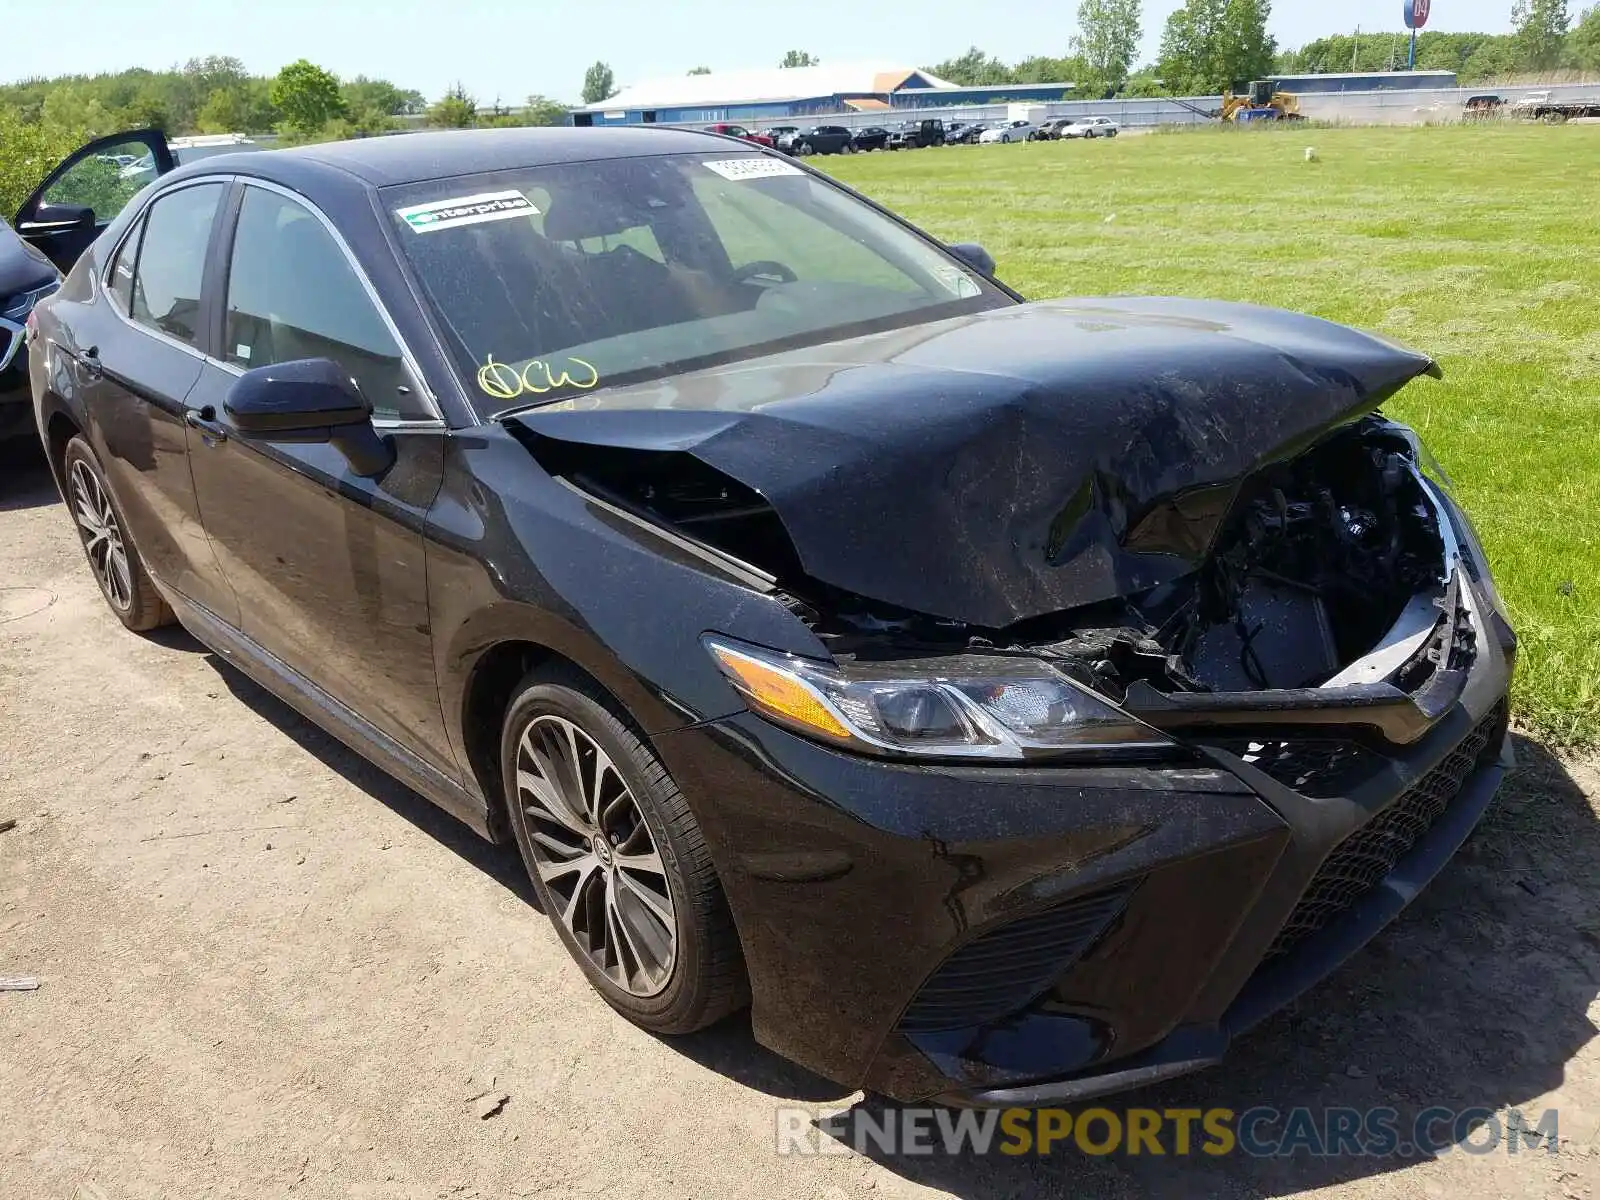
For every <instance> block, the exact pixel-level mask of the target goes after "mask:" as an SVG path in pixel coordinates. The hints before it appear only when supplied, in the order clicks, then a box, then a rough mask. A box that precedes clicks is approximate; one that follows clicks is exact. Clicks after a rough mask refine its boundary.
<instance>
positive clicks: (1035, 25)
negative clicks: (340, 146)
mask: <svg viewBox="0 0 1600 1200" xmlns="http://www.w3.org/2000/svg"><path fill="white" fill-rule="evenodd" d="M16 2H18V3H20V0H16ZM1511 2H1512V0H1435V3H1434V6H1433V15H1432V17H1430V19H1429V24H1428V28H1430V29H1444V30H1458V31H1460V30H1483V31H1487V32H1504V31H1506V30H1507V29H1509V28H1510V11H1511ZM11 3H12V0H0V9H3V8H7V7H9V6H10V4H11ZM1178 3H1179V0H1145V21H1144V24H1145V43H1144V53H1145V57H1146V58H1149V57H1153V56H1154V54H1155V51H1156V48H1157V45H1158V44H1159V42H1160V37H1161V27H1162V25H1163V24H1164V23H1165V21H1166V18H1167V14H1168V13H1170V12H1171V11H1172V10H1173V9H1174V8H1176V7H1178ZM69 7H70V9H71V16H70V17H69V18H67V19H66V20H67V25H69V26H70V29H71V33H70V35H63V31H62V30H61V29H57V30H56V31H55V32H54V33H53V34H51V35H50V36H45V37H19V38H16V39H14V40H12V41H11V43H10V45H9V47H8V50H7V53H6V54H5V55H4V56H3V58H0V79H6V80H10V79H16V78H21V77H24V76H30V75H57V74H62V73H65V72H69V71H90V72H93V71H102V70H117V69H120V68H123V67H133V66H143V67H152V68H155V67H165V66H170V65H172V64H173V63H178V62H182V61H183V60H184V59H187V58H189V57H191V56H194V55H200V54H231V55H234V56H236V57H238V58H240V59H243V60H244V63H245V65H246V66H247V67H249V68H250V69H251V70H253V71H257V72H261V73H271V72H275V71H276V70H277V69H278V68H279V67H281V66H282V65H283V64H284V63H287V62H291V61H293V60H294V59H296V58H300V57H302V56H303V57H306V58H309V59H311V60H312V61H313V62H316V63H319V64H321V65H322V66H325V67H327V68H329V69H330V70H332V71H335V72H337V73H338V74H340V75H342V76H351V75H357V74H366V75H375V76H383V77H385V78H388V79H390V80H393V81H394V82H395V83H397V84H399V85H401V86H402V87H414V88H416V89H417V90H419V91H421V92H423V93H424V94H426V95H427V96H428V97H430V98H433V97H436V96H438V95H439V94H440V93H442V92H443V91H444V90H445V88H447V87H449V86H450V85H451V84H452V83H454V82H455V81H456V80H457V79H459V80H461V81H462V82H463V83H465V84H466V86H467V88H468V90H469V91H471V92H472V93H473V94H474V95H476V97H477V98H478V101H479V102H480V103H482V104H488V103H492V102H493V101H494V99H495V97H496V96H499V97H500V99H501V100H502V101H503V102H505V103H511V102H520V101H521V100H522V98H523V97H524V96H526V95H528V94H529V93H530V92H541V93H544V94H546V95H551V96H555V97H557V98H559V99H564V100H574V101H575V100H576V99H577V95H578V92H579V90H580V88H581V86H582V82H583V72H584V70H585V68H587V67H588V65H589V64H590V63H592V62H594V61H595V59H597V58H603V59H605V60H606V61H607V62H609V63H610V64H611V66H612V68H613V69H614V70H615V72H616V76H617V81H618V83H626V82H628V81H630V80H633V79H642V78H646V77H649V76H652V75H671V74H676V73H678V72H680V71H685V72H686V71H688V70H689V69H690V68H691V67H695V66H700V65H704V66H708V67H711V68H712V69H713V70H716V69H718V68H721V69H723V70H732V69H735V68H738V67H759V66H766V65H774V66H775V65H776V64H777V62H778V59H780V58H781V57H782V56H783V53H784V51H785V50H789V49H796V50H806V51H809V52H810V53H812V54H815V55H817V56H818V57H819V58H822V59H823V60H831V61H840V60H847V59H854V58H883V59H890V60H893V61H896V62H904V63H906V64H907V65H910V66H918V65H928V64H931V63H934V62H937V61H939V60H941V59H944V58H948V57H951V56H953V55H957V54H960V53H961V52H962V51H964V50H965V49H966V48H967V47H968V46H969V45H971V44H973V43H976V44H977V45H979V46H981V47H983V49H984V50H986V51H988V52H989V53H991V54H996V55H998V56H1000V57H1001V58H1003V59H1005V60H1007V61H1015V60H1016V59H1019V58H1023V57H1026V56H1027V55H1030V54H1060V53H1063V52H1064V51H1065V50H1066V47H1067V40H1068V39H1069V38H1070V37H1071V36H1072V33H1073V30H1074V28H1075V20H1074V14H1075V13H1076V11H1077V3H1076V0H1053V2H1051V3H1041V2H1039V0H1011V2H1010V3H1008V4H1005V5H1001V6H996V7H994V8H987V7H985V6H983V5H976V6H975V5H973V4H972V3H971V2H970V0H914V3H912V4H910V5H907V4H904V3H899V2H883V0H879V2H876V3H874V2H873V0H867V2H866V3H861V2H860V0H804V2H803V3H793V4H785V5H781V6H774V7H771V8H766V9H762V8H758V7H756V6H754V5H751V4H748V3H740V2H738V0H676V3H673V4H670V5H667V4H661V3H646V2H644V0H587V2H585V3H574V2H571V0H568V2H566V3H560V4H548V3H545V4H539V3H531V4H530V3H526V2H524V3H520V4H519V3H517V2H516V0H381V2H380V0H366V2H361V0H266V2H264V3H262V2H238V3H227V2H226V0H140V2H139V3H138V4H132V3H130V0H72V3H71V4H70V6H69ZM1572 7H1573V9H1574V12H1576V10H1577V9H1578V8H1581V7H1583V4H1582V3H1575V4H1574V5H1573V6H1572ZM1273 9H1274V11H1273V16H1272V23H1271V28H1272V32H1273V33H1274V34H1276V35H1277V38H1278V42H1279V44H1280V45H1298V44H1300V43H1302V42H1306V41H1309V40H1311V39H1312V38H1315V37H1320V36H1322V35H1324V34H1329V33H1348V32H1349V31H1350V30H1351V29H1353V28H1354V27H1355V26H1356V25H1358V24H1359V25H1360V26H1361V27H1362V29H1365V30H1385V31H1389V30H1398V29H1400V28H1401V27H1402V23H1401V15H1400V14H1401V0H1278V2H1277V3H1276V4H1275V5H1274V6H1273ZM9 24H10V26H11V28H12V29H13V31H15V29H16V25H17V23H16V22H15V21H11V22H9ZM801 31H804V32H801Z"/></svg>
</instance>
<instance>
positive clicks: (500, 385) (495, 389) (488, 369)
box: [478, 354, 600, 400]
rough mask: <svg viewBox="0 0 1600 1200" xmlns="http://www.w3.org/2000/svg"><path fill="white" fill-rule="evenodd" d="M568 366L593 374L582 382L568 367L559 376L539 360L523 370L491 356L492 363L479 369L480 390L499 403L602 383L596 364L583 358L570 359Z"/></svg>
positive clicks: (489, 361) (489, 362)
mask: <svg viewBox="0 0 1600 1200" xmlns="http://www.w3.org/2000/svg"><path fill="white" fill-rule="evenodd" d="M567 365H568V366H579V367H583V368H584V369H585V370H587V371H588V372H589V378H588V380H587V381H585V382H581V383H580V382H579V381H578V380H576V379H574V378H573V377H572V376H571V375H569V374H568V373H567V371H566V370H565V369H564V368H563V369H562V370H561V371H560V372H559V373H557V372H555V371H552V370H551V369H550V364H548V363H546V362H545V361H544V360H542V359H538V358H536V359H534V360H533V361H532V362H530V363H529V364H528V365H527V366H525V367H523V368H522V370H520V371H519V370H517V368H515V367H513V366H512V365H511V364H510V363H503V362H495V360H494V355H492V354H491V355H489V357H488V361H486V362H485V363H484V364H483V366H481V367H479V368H478V387H479V388H481V389H482V390H483V391H484V392H486V393H487V394H488V395H490V396H493V397H494V398H495V399H496V400H515V399H517V397H519V396H524V395H534V396H542V395H544V394H545V393H546V392H553V391H555V390H557V389H558V388H569V387H575V388H580V389H587V388H592V387H594V386H595V384H597V383H599V382H600V372H599V371H597V370H596V369H595V367H594V364H593V363H589V362H585V361H584V360H583V359H581V358H568V359H567ZM541 383H542V384H543V386H541Z"/></svg>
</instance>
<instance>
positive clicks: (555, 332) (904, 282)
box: [383, 150, 1009, 413]
mask: <svg viewBox="0 0 1600 1200" xmlns="http://www.w3.org/2000/svg"><path fill="white" fill-rule="evenodd" d="M383 196H384V203H385V206H386V207H387V208H389V210H390V212H391V214H392V218H393V221H394V225H395V237H396V239H397V241H398V242H399V245H400V247H401V250H402V253H403V254H404V256H405V257H406V259H407V260H408V261H409V263H410V265H411V267H412V269H413V271H414V272H415V274H416V276H417V278H418V280H419V282H420V283H421V285H422V289H423V291H424V293H425V295H426V298H427V300H428V301H429V303H430V304H431V306H432V307H433V308H434V310H435V311H436V313H437V315H438V317H439V318H440V323H441V325H442V326H443V327H444V329H445V330H446V332H447V334H448V335H449V336H448V338H447V341H448V343H449V344H450V348H451V350H452V351H453V353H454V355H455V357H456V360H457V362H458V364H459V366H460V367H461V369H462V371H463V372H464V374H465V376H466V378H467V379H468V381H469V384H470V386H471V389H472V391H473V392H474V393H475V398H476V401H477V403H478V406H479V409H480V411H481V412H484V413H495V412H500V411H504V410H506V409H510V408H518V407H525V406H527V405H528V404H531V403H541V402H545V401H550V400H556V399H560V398H562V397H564V396H572V395H577V394H581V393H582V392H583V391H585V390H587V389H589V388H592V387H597V386H603V385H607V384H620V383H629V382H636V381H639V380H643V379H649V378H659V377H661V376H664V375H669V374H673V373H676V372H678V371H683V370H690V369H694V368H697V367H702V366H710V365H715V364H716V363H721V362H731V361H737V360H740V359H745V358H753V357H756V356H757V355H760V354H765V353H773V352H776V351H778V350H783V349H788V348H792V347H796V346H800V345H806V344H812V343H817V342H824V341H830V340H835V339H837V338H843V337H850V336H855V335H858V334H861V333H866V332H870V331H872V330H875V329H887V328H894V327H899V326H904V325H911V324H918V323H922V322H926V321H930V320H936V319H939V318H941V317H946V316H955V315H959V314H961V313H965V312H972V311H976V310H978V309H981V308H989V307H994V306H996V305H1000V304H1005V303H1009V300H1008V298H1007V297H1006V296H1005V294H1004V293H1003V292H1001V291H1000V290H999V289H997V288H995V287H994V286H993V285H992V284H990V283H988V282H987V281H985V280H984V279H982V277H981V276H979V275H977V274H975V273H974V272H972V271H971V270H969V269H968V268H967V267H966V266H965V265H963V264H962V263H960V262H959V261H957V260H955V259H953V258H951V257H950V256H948V255H947V254H945V253H944V252H943V251H941V250H940V249H939V248H937V247H935V246H933V245H931V244H929V243H928V242H927V241H925V240H924V239H922V238H920V237H918V236H917V235H915V234H913V233H911V232H910V231H908V230H906V229H905V228H903V227H902V226H900V225H899V224H898V223H897V222H895V221H893V220H892V219H890V218H889V217H887V216H885V215H884V214H882V213H880V212H878V211H877V210H875V209H873V208H872V207H871V206H869V205H867V204H864V203H862V202H861V201H859V200H857V199H856V198H855V197H853V196H851V195H850V194H849V193H848V192H845V191H843V190H842V189H840V188H838V187H835V186H833V185H831V184H829V183H827V182H825V181H823V180H820V179H817V178H816V177H814V176H812V175H811V174H810V173H808V172H806V171H803V170H801V169H800V168H799V167H797V166H795V165H794V164H792V163H789V162H787V161H785V160H779V159H775V158H772V157H769V156H765V155H759V154H737V153H735V154H729V153H728V152H727V151H726V150H724V151H722V152H720V153H708V154H686V155H665V156H656V157H648V158H629V159H611V160H600V161H594V162H587V163H572V164H562V165H557V166H548V167H539V168H530V169H526V170H518V171H507V172H497V173H495V174H493V175H490V176H479V177H472V178H466V179H461V178H455V179H449V180H436V181H430V182H428V183H424V184H414V185H406V186H404V187H398V188H387V189H384V192H383Z"/></svg>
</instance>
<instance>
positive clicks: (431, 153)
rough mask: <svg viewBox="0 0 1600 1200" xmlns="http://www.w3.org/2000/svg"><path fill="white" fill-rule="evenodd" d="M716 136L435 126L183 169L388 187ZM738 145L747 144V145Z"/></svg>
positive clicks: (227, 157) (648, 150)
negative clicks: (341, 178) (336, 177)
mask: <svg viewBox="0 0 1600 1200" xmlns="http://www.w3.org/2000/svg"><path fill="white" fill-rule="evenodd" d="M715 137H717V135H714V134H708V133H705V132H701V131H697V130H691V129H668V128H658V129H651V128H646V127H642V126H634V127H631V128H625V129H623V128H618V129H582V128H576V127H572V126H565V127H559V128H539V129H529V128H521V129H455V130H436V131H432V132H427V133H403V134H389V135H386V136H383V137H372V138H358V139H354V140H351V141H345V142H324V143H320V144H317V145H311V146H293V147H290V148H288V149H284V150H274V151H272V152H271V153H270V154H261V153H242V154H219V155H216V156H214V157H210V158H206V159H203V160H201V161H199V162H196V163H194V164H193V165H192V166H190V167H186V168H180V170H181V172H182V174H184V175H196V174H216V173H220V172H228V171H235V172H238V173H239V174H243V175H255V176H258V177H260V178H263V179H268V180H275V181H277V182H279V183H283V184H285V185H287V186H290V187H297V186H298V185H299V184H300V183H301V182H302V181H306V180H309V179H312V178H315V177H317V176H322V177H324V181H325V182H326V181H327V179H326V177H327V176H329V175H332V174H335V173H337V174H342V175H345V176H354V177H355V178H356V179H359V180H361V181H363V182H365V183H367V184H370V185H372V186H373V187H388V186H391V185H393V184H402V183H415V182H418V181H419V180H425V179H447V178H450V177H451V176H456V175H477V174H481V173H484V172H489V171H504V170H511V169H514V168H517V167H541V166H550V165H553V164H557V163H572V162H590V161H593V160H596V159H608V158H641V157H645V156H648V155H654V154H693V153H696V152H704V151H710V150H715V149H716V146H717V141H713V140H712V139H713V138H715ZM718 140H722V141H725V139H720V138H719V139H718ZM730 149H732V148H731V147H730ZM738 152H739V153H748V150H747V149H746V148H745V147H742V146H741V147H740V148H739V151H738Z"/></svg>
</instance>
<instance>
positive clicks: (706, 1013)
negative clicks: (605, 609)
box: [500, 671, 749, 1034]
mask: <svg viewBox="0 0 1600 1200" xmlns="http://www.w3.org/2000/svg"><path fill="white" fill-rule="evenodd" d="M611 703H612V702H611V701H610V699H609V697H606V696H605V695H604V694H603V693H601V692H600V691H599V690H598V689H597V688H595V687H594V685H593V684H591V683H589V682H588V681H587V680H584V679H581V678H579V677H577V676H575V675H572V674H566V673H561V672H548V671H547V672H539V671H535V672H533V673H531V674H530V675H529V676H528V677H527V678H525V679H524V680H523V681H522V684H521V686H520V687H519V689H518V693H517V696H516V699H515V700H513V701H512V704H511V707H510V710H509V711H508V712H507V714H506V720H505V725H504V728H503V730H502V735H501V747H500V762H501V773H502V778H503V779H504V780H505V791H506V808H507V811H508V813H509V815H510V818H511V828H512V831H513V832H514V833H515V835H516V839H517V848H518V849H519V850H520V851H521V853H522V862H523V865H524V866H525V867H526V868H527V871H528V875H529V878H530V879H531V880H532V881H533V886H534V890H535V891H536V892H537V893H538V896H539V902H540V904H541V906H542V907H543V908H544V911H545V913H546V914H547V915H548V916H549V917H550V920H551V923H552V924H553V925H554V926H555V928H556V933H557V934H558V935H559V936H560V938H561V941H562V944H563V945H565V946H566V948H567V952H568V953H569V954H571V955H572V957H573V959H574V960H576V962H577V963H578V965H579V967H581V968H582V970H583V973H584V974H585V975H586V976H587V977H588V979H589V982H590V984H591V985H592V986H593V987H594V989H595V990H596V991H598V992H599V993H600V995H601V997H602V998H603V999H604V1000H605V1001H606V1003H608V1004H610V1005H611V1007H612V1008H614V1009H616V1010H617V1011H618V1012H620V1013H621V1014H622V1015H623V1016H625V1017H627V1018H628V1019H629V1020H630V1021H633V1022H634V1023H635V1024H637V1025H640V1026H642V1027H643V1028H645V1029H648V1030H650V1031H651V1032H653V1033H659V1034H683V1033H692V1032H693V1031H694V1030H696V1029H703V1028H704V1027H706V1026H707V1025H711V1024H713V1023H715V1022H717V1021H719V1020H721V1019H722V1018H723V1017H726V1016H727V1015H728V1014H730V1013H732V1012H735V1011H737V1010H738V1009H740V1008H742V1007H743V1006H744V1004H745V1003H746V1002H747V1001H748V997H749V985H748V983H747V982H746V978H745V973H744V959H743V955H742V954H741V952H740V947H739V939H738V935H737V933H736V932H735V930H734V926H733V918H732V915H731V914H730V913H729V911H728V905H727V900H726V898H725V897H724V896H723V892H722V885H721V883H720V881H719V880H718V878H717V873H716V870H715V868H714V867H713V866H712V864H711V856H710V853H709V851H708V850H707V848H706V843H705V837H704V835H703V834H702V833H701V831H700V826H699V823H698V822H696V820H695V819H694V815H693V814H692V813H691V812H690V811H689V805H688V802H687V801H686V800H685V799H684V797H683V793H682V792H680V791H679V790H678V787H677V785H676V784H675V783H673V781H672V777H671V776H670V775H668V774H667V770H666V768H665V767H664V766H662V765H661V763H660V761H659V760H658V759H657V758H656V757H655V755H654V754H652V753H651V752H650V750H649V748H648V747H647V746H646V745H645V744H644V743H643V742H641V741H640V740H639V738H638V737H637V736H635V734H634V733H633V731H632V730H631V729H630V728H629V727H628V726H627V725H626V724H625V723H624V722H623V721H622V720H620V719H619V717H618V716H617V714H616V713H615V712H614V711H613V710H612V707H611Z"/></svg>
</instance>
